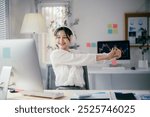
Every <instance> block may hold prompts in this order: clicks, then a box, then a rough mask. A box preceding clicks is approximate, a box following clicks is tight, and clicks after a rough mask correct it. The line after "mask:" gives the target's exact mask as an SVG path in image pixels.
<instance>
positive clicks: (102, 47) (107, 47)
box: [97, 40, 130, 60]
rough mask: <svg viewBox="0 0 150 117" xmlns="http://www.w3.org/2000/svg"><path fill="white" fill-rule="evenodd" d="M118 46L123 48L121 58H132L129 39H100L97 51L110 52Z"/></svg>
mask: <svg viewBox="0 0 150 117" xmlns="http://www.w3.org/2000/svg"><path fill="white" fill-rule="evenodd" d="M114 47H117V48H119V49H120V50H121V54H122V56H121V58H119V60H129V59H130V44H129V41H128V40H119V41H98V42H97V52H98V53H108V52H110V51H111V49H112V48H114Z"/></svg>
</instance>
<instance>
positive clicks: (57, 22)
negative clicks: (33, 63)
mask: <svg viewBox="0 0 150 117" xmlns="http://www.w3.org/2000/svg"><path fill="white" fill-rule="evenodd" d="M38 12H40V13H42V14H43V16H44V17H45V19H46V25H47V29H48V33H47V34H43V36H42V42H41V43H42V46H41V48H42V52H41V53H42V59H43V60H42V61H43V62H49V61H50V60H49V58H50V57H49V56H50V53H51V51H52V50H53V49H55V48H56V44H55V37H54V31H55V29H56V28H58V27H60V26H63V25H64V26H67V25H68V16H69V15H68V2H63V3H46V4H45V3H40V4H38Z"/></svg>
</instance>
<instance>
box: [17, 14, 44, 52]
mask: <svg viewBox="0 0 150 117" xmlns="http://www.w3.org/2000/svg"><path fill="white" fill-rule="evenodd" d="M43 32H46V21H45V19H44V17H43V16H42V14H40V13H27V14H25V16H24V19H23V23H22V27H21V30H20V33H23V34H32V35H31V36H32V38H33V39H35V42H36V48H37V50H38V37H37V34H41V33H43Z"/></svg>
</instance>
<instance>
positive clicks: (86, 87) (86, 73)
mask: <svg viewBox="0 0 150 117" xmlns="http://www.w3.org/2000/svg"><path fill="white" fill-rule="evenodd" d="M82 68H83V78H84V82H85V86H84V87H85V89H86V90H89V79H88V69H87V66H82Z"/></svg>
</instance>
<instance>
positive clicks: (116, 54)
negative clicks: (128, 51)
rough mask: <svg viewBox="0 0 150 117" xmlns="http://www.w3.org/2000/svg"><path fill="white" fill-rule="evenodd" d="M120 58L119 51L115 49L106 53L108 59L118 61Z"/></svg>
mask: <svg viewBox="0 0 150 117" xmlns="http://www.w3.org/2000/svg"><path fill="white" fill-rule="evenodd" d="M120 57H121V50H120V49H118V48H117V47H114V48H112V50H111V51H110V52H109V53H108V59H109V60H110V59H113V58H116V59H119V58H120Z"/></svg>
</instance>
